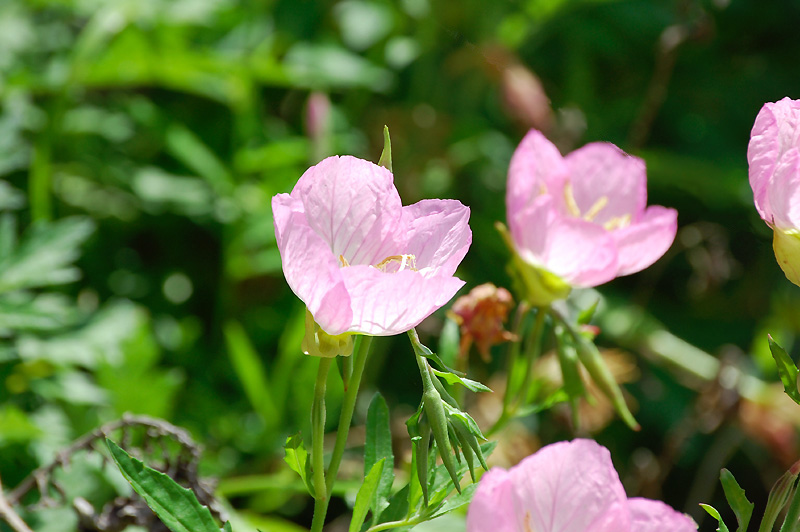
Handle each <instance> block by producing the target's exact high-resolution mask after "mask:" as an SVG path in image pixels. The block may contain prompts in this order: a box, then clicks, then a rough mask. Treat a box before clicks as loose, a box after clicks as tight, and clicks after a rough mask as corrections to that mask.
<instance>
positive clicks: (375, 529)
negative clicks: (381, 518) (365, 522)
mask: <svg viewBox="0 0 800 532" xmlns="http://www.w3.org/2000/svg"><path fill="white" fill-rule="evenodd" d="M421 522H422V521H421V520H419V519H417V518H415V519H403V520H402V521H387V522H386V523H381V524H379V525H375V526H371V527H369V528H368V529H367V532H380V531H381V530H389V529H392V528H400V527H401V526H413V525H416V524H419V523H421Z"/></svg>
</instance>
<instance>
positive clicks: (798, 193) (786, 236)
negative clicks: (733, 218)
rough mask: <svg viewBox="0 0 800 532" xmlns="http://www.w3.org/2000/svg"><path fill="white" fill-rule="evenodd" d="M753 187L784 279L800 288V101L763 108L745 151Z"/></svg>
mask: <svg viewBox="0 0 800 532" xmlns="http://www.w3.org/2000/svg"><path fill="white" fill-rule="evenodd" d="M747 162H748V163H749V165H750V187H751V188H752V189H753V199H754V201H755V204H756V209H758V213H759V214H760V215H761V218H762V219H763V220H764V221H765V222H767V224H768V225H769V226H770V227H772V229H773V248H774V249H775V258H776V259H778V264H779V265H780V267H781V269H782V270H783V272H784V273H785V274H786V278H787V279H789V280H790V281H791V282H793V283H794V284H796V285H800V102H799V101H796V100H790V99H789V98H784V99H783V100H780V101H778V102H775V103H767V104H764V107H762V108H761V111H759V113H758V116H757V117H756V122H755V124H754V125H753V131H752V132H751V133H750V144H749V145H748V147H747Z"/></svg>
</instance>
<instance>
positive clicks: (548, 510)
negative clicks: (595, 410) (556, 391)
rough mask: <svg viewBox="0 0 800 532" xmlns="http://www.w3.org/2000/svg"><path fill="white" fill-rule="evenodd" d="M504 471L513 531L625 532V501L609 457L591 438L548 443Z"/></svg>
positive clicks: (628, 522)
mask: <svg viewBox="0 0 800 532" xmlns="http://www.w3.org/2000/svg"><path fill="white" fill-rule="evenodd" d="M509 473H510V475H509V476H510V478H511V483H512V485H513V500H514V506H515V509H514V514H515V515H516V517H517V523H518V524H517V526H518V528H517V530H536V531H542V532H589V531H591V532H629V531H630V530H631V527H630V513H629V510H628V506H627V498H626V496H625V491H624V490H623V488H622V483H621V482H620V480H619V476H618V475H617V472H616V471H615V470H614V465H613V464H612V462H611V456H610V454H609V452H608V450H607V449H606V448H604V447H602V446H600V445H598V444H597V443H596V442H594V441H592V440H574V441H572V442H559V443H554V444H552V445H548V446H547V447H544V448H542V449H540V450H539V451H538V452H536V453H535V454H533V455H531V456H529V457H527V458H525V459H524V460H523V461H522V462H520V463H519V464H518V465H517V466H515V467H514V468H512V469H511V471H510V472H509ZM526 526H527V528H526Z"/></svg>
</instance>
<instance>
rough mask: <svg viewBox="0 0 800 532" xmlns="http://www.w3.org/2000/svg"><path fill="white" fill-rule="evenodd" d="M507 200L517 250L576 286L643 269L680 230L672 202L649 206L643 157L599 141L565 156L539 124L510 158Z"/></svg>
mask: <svg viewBox="0 0 800 532" xmlns="http://www.w3.org/2000/svg"><path fill="white" fill-rule="evenodd" d="M506 208H507V211H508V224H509V227H510V230H511V238H512V240H513V243H514V246H515V249H516V251H517V253H518V254H519V256H520V258H521V259H522V260H523V261H524V262H525V263H527V264H529V265H530V266H533V267H534V268H535V269H536V270H537V271H538V272H539V273H542V272H548V273H549V274H554V275H555V276H556V278H557V280H561V281H562V282H563V283H565V284H566V285H568V286H575V287H588V286H597V285H599V284H602V283H605V282H607V281H610V280H612V279H614V278H615V277H618V276H621V275H628V274H631V273H635V272H638V271H640V270H643V269H644V268H646V267H648V266H650V265H651V264H653V263H654V262H655V261H656V260H658V258H659V257H661V256H662V255H663V254H664V253H665V252H666V251H667V249H669V247H670V245H672V241H673V240H674V239H675V233H676V231H677V212H676V211H675V210H674V209H667V208H665V207H660V206H650V207H647V176H646V172H645V165H644V161H642V160H641V159H639V158H637V157H632V156H630V155H627V154H625V153H624V152H622V151H621V150H620V149H619V148H617V147H616V146H614V145H613V144H608V143H602V142H596V143H592V144H587V145H586V146H584V147H582V148H580V149H578V150H575V151H574V152H572V153H570V154H569V155H567V156H566V157H562V156H561V154H560V153H559V151H558V148H556V147H555V146H554V145H553V144H552V143H551V142H550V141H549V140H547V139H546V138H545V137H544V135H542V134H541V133H540V132H539V131H536V130H531V131H530V132H529V133H528V134H527V135H526V136H525V138H523V139H522V142H521V143H520V145H519V146H518V147H517V149H516V151H515V152H514V156H513V157H512V159H511V165H510V167H509V170H508V188H507V191H506ZM551 282H553V280H552V279H551ZM567 291H568V290H567Z"/></svg>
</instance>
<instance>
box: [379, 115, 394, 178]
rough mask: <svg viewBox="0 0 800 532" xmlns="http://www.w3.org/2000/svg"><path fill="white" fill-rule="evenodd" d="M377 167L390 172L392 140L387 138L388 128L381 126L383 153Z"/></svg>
mask: <svg viewBox="0 0 800 532" xmlns="http://www.w3.org/2000/svg"><path fill="white" fill-rule="evenodd" d="M378 165H379V166H383V167H384V168H386V169H387V170H389V171H390V172H391V171H392V139H390V138H389V126H383V151H382V152H381V158H380V159H378Z"/></svg>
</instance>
